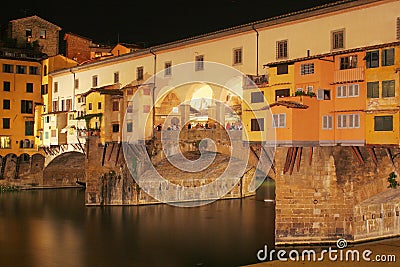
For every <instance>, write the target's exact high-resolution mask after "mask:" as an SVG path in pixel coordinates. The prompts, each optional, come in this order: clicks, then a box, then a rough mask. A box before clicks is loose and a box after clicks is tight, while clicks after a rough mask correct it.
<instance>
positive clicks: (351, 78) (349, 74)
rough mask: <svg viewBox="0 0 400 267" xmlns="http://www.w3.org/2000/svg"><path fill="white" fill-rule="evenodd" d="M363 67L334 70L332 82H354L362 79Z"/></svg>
mask: <svg viewBox="0 0 400 267" xmlns="http://www.w3.org/2000/svg"><path fill="white" fill-rule="evenodd" d="M364 78H365V77H364V67H358V68H352V69H345V70H335V73H334V78H333V82H334V83H346V82H356V81H363V80H364Z"/></svg>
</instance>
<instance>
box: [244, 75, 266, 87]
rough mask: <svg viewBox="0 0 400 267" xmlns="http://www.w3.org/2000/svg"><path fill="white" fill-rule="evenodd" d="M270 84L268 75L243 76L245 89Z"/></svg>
mask: <svg viewBox="0 0 400 267" xmlns="http://www.w3.org/2000/svg"><path fill="white" fill-rule="evenodd" d="M267 84H268V76H267V75H246V76H244V77H243V89H250V88H256V87H262V86H266V85H267Z"/></svg>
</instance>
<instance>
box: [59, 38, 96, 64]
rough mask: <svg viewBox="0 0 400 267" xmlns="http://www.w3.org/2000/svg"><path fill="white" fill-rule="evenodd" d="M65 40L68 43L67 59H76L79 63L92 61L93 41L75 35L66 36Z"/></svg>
mask: <svg viewBox="0 0 400 267" xmlns="http://www.w3.org/2000/svg"><path fill="white" fill-rule="evenodd" d="M64 40H65V41H66V56H67V58H70V59H74V60H76V61H77V62H78V63H82V62H84V61H86V60H89V59H90V45H91V43H92V41H91V40H89V39H86V38H82V37H79V36H76V35H73V34H66V35H65V37H64Z"/></svg>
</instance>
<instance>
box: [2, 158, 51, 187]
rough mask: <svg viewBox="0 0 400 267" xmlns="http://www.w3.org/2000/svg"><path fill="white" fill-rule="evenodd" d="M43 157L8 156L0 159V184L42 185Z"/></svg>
mask: <svg viewBox="0 0 400 267" xmlns="http://www.w3.org/2000/svg"><path fill="white" fill-rule="evenodd" d="M43 167H44V157H43V155H41V154H34V155H32V156H31V157H29V156H28V155H27V154H22V155H20V156H19V157H17V156H16V155H14V154H9V155H7V156H5V157H1V158H0V170H1V171H0V183H1V184H7V185H41V184H42V183H43Z"/></svg>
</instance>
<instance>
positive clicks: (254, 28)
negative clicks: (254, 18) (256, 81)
mask: <svg viewBox="0 0 400 267" xmlns="http://www.w3.org/2000/svg"><path fill="white" fill-rule="evenodd" d="M251 28H253V30H254V31H255V32H256V38H257V39H256V53H257V54H256V75H257V76H258V37H259V35H260V34H259V33H258V31H257V30H256V27H255V26H254V24H252V25H251Z"/></svg>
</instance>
